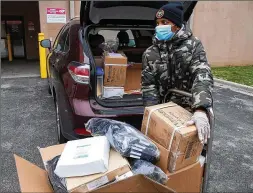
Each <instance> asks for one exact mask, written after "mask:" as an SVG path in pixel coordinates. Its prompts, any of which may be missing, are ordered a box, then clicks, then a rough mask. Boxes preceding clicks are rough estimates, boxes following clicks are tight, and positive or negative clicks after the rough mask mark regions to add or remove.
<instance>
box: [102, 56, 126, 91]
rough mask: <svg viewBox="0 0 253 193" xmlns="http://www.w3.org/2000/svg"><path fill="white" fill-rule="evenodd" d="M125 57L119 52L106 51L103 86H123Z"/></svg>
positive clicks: (124, 80)
mask: <svg viewBox="0 0 253 193" xmlns="http://www.w3.org/2000/svg"><path fill="white" fill-rule="evenodd" d="M126 71H127V58H126V57H125V56H123V55H122V54H119V53H106V54H105V58H104V72H105V75H104V86H112V87H124V86H125V82H126Z"/></svg>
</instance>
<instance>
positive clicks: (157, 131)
mask: <svg viewBox="0 0 253 193" xmlns="http://www.w3.org/2000/svg"><path fill="white" fill-rule="evenodd" d="M191 116H192V114H191V113H190V112H188V111H187V110H185V109H184V108H182V107H180V106H179V105H177V104H175V103H173V102H170V103H166V104H161V105H155V106H151V107H147V108H145V112H144V117H143V123H142V128H141V131H142V132H143V133H144V134H145V135H147V136H148V137H149V138H151V139H152V140H153V141H154V142H156V143H157V144H158V145H159V146H161V147H160V148H161V149H163V150H162V151H163V152H164V153H166V154H167V157H164V159H166V160H165V161H164V160H162V162H163V164H164V163H165V162H166V164H167V166H166V168H167V169H168V170H169V171H170V172H174V171H177V170H179V169H181V168H183V167H186V166H188V165H191V164H193V163H195V162H196V161H197V158H198V156H199V155H200V154H201V151H202V148H203V145H202V144H201V143H200V141H199V139H198V134H197V129H196V127H195V126H190V127H186V126H185V124H186V122H187V121H189V120H190V118H191ZM163 169H164V166H163Z"/></svg>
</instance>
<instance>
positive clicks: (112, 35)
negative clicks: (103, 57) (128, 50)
mask: <svg viewBox="0 0 253 193" xmlns="http://www.w3.org/2000/svg"><path fill="white" fill-rule="evenodd" d="M119 32H120V30H100V31H99V32H98V34H99V35H102V36H103V37H104V38H105V41H108V40H114V39H116V37H117V35H118V33H119ZM126 32H127V34H128V36H129V44H128V46H129V47H135V40H134V36H133V33H132V31H131V30H126Z"/></svg>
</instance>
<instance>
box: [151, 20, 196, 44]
mask: <svg viewBox="0 0 253 193" xmlns="http://www.w3.org/2000/svg"><path fill="white" fill-rule="evenodd" d="M191 36H192V31H191V29H190V28H189V27H187V26H185V25H183V26H182V27H181V29H180V30H179V31H178V32H177V33H176V34H175V35H174V37H173V38H172V39H171V40H166V41H164V40H162V41H160V40H158V39H157V38H156V37H155V35H154V36H153V39H152V40H153V45H155V46H158V47H159V48H160V49H161V48H164V46H165V45H164V44H178V43H180V42H181V41H183V40H186V39H188V38H189V37H191Z"/></svg>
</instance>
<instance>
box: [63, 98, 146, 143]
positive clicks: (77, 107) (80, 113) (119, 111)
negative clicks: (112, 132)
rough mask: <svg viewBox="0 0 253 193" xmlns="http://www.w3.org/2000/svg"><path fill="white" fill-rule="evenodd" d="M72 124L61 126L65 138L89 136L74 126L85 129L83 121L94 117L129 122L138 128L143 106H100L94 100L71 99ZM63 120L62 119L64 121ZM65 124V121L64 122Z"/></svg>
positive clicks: (72, 138)
mask: <svg viewBox="0 0 253 193" xmlns="http://www.w3.org/2000/svg"><path fill="white" fill-rule="evenodd" d="M72 102H73V115H74V118H73V126H72V127H63V128H64V131H63V135H64V137H65V138H66V139H67V140H76V139H82V138H86V137H90V136H91V135H90V134H84V135H80V134H78V133H76V132H75V129H76V128H79V129H85V123H87V122H88V120H89V119H91V118H94V117H100V118H108V119H113V120H118V121H122V122H126V123H129V124H131V125H133V126H134V127H135V128H136V129H138V130H140V128H141V123H142V118H143V112H144V107H132V108H130V107H127V108H110V109H109V108H102V107H101V106H100V105H98V104H97V103H96V102H95V101H92V100H91V101H88V100H79V99H73V100H72ZM64 122H65V121H63V123H64ZM66 124H67V123H66Z"/></svg>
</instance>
